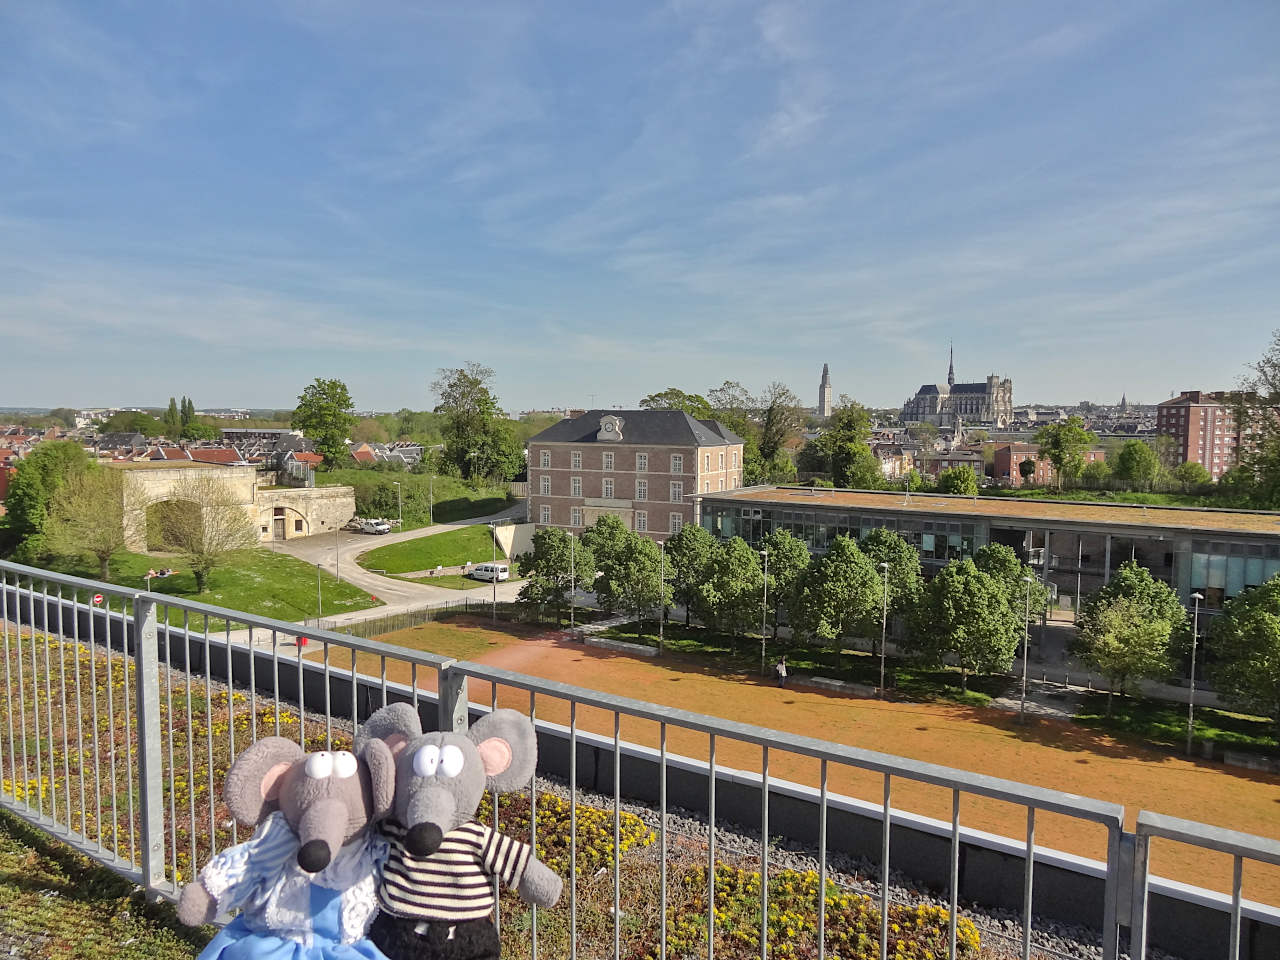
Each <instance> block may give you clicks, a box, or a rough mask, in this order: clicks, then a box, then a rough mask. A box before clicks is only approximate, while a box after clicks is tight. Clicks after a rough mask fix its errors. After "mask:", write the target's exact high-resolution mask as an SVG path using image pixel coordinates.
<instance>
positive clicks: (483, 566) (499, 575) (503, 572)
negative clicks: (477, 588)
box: [471, 563, 511, 583]
mask: <svg viewBox="0 0 1280 960" xmlns="http://www.w3.org/2000/svg"><path fill="white" fill-rule="evenodd" d="M471 576H473V577H475V578H476V579H477V580H486V581H489V582H492V581H494V580H497V581H498V582H499V583H501V582H502V581H503V580H510V579H511V568H510V567H509V566H507V565H506V564H505V563H477V564H476V565H475V566H474V567H472V568H471Z"/></svg>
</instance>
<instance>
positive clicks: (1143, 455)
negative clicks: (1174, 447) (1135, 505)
mask: <svg viewBox="0 0 1280 960" xmlns="http://www.w3.org/2000/svg"><path fill="white" fill-rule="evenodd" d="M1112 473H1113V474H1114V476H1115V478H1116V479H1117V480H1123V481H1125V482H1126V483H1128V484H1131V485H1132V486H1133V487H1134V489H1137V490H1148V489H1150V488H1151V485H1152V484H1153V483H1155V479H1156V477H1157V475H1159V473H1160V458H1159V457H1158V456H1157V455H1156V452H1155V451H1154V450H1152V449H1151V448H1150V447H1149V446H1147V444H1145V443H1143V442H1142V441H1141V440H1126V441H1125V442H1124V446H1122V447H1121V448H1120V452H1119V453H1118V454H1116V465H1115V469H1114V470H1113V471H1112Z"/></svg>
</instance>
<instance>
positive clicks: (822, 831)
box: [818, 757, 827, 960]
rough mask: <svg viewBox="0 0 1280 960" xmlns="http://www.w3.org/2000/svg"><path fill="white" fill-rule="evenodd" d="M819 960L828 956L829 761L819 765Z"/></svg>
mask: <svg viewBox="0 0 1280 960" xmlns="http://www.w3.org/2000/svg"><path fill="white" fill-rule="evenodd" d="M818 779H819V781H821V785H820V787H819V789H818V960H826V956H827V760H826V758H825V757H824V758H823V759H822V761H821V762H820V763H819V764H818Z"/></svg>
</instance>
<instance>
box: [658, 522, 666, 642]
mask: <svg viewBox="0 0 1280 960" xmlns="http://www.w3.org/2000/svg"><path fill="white" fill-rule="evenodd" d="M666 619H667V542H666V541H665V540H659V541H658V652H659V653H662V652H663V650H664V644H665V643H666V631H665V630H664V629H663V628H664V626H665V624H666Z"/></svg>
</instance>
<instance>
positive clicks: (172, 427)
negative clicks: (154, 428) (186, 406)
mask: <svg viewBox="0 0 1280 960" xmlns="http://www.w3.org/2000/svg"><path fill="white" fill-rule="evenodd" d="M161 422H162V423H163V424H164V435H165V436H166V437H168V438H169V439H170V440H176V439H177V438H178V437H180V436H181V435H182V414H180V413H179V412H178V401H177V400H175V399H174V398H173V397H170V398H169V409H168V410H166V411H165V414H164V420H162V421H161Z"/></svg>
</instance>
